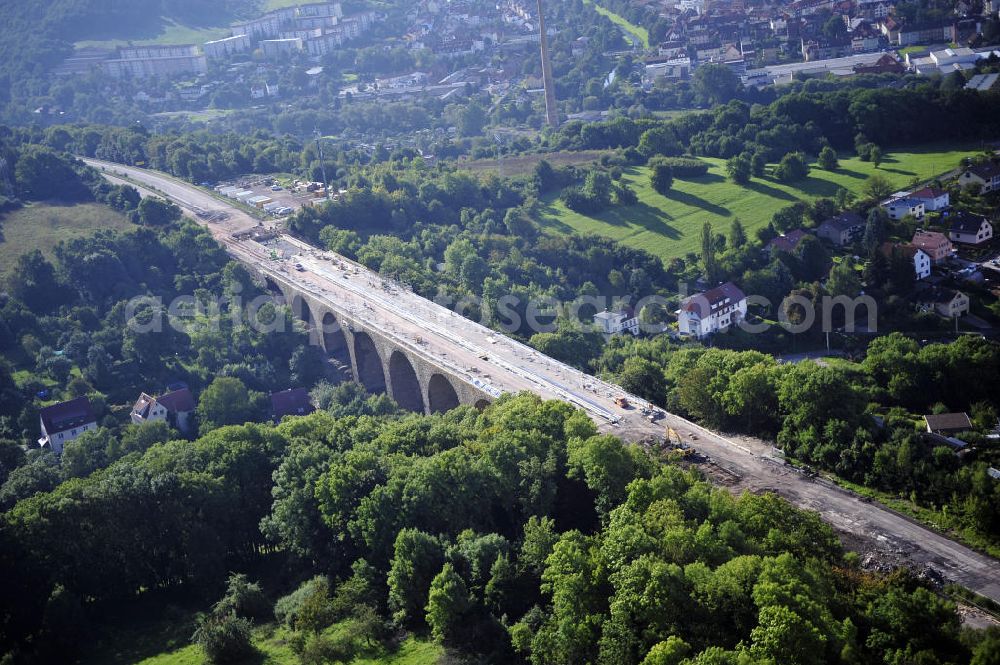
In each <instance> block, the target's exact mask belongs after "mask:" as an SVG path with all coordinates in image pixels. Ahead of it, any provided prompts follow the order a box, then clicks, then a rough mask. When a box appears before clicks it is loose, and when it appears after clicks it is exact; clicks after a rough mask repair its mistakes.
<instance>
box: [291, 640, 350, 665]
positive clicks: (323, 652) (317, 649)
mask: <svg viewBox="0 0 1000 665" xmlns="http://www.w3.org/2000/svg"><path fill="white" fill-rule="evenodd" d="M353 657H354V645H353V644H351V641H350V639H347V638H344V637H328V636H326V635H310V636H309V637H307V638H306V640H305V644H304V645H303V647H302V653H300V654H299V662H300V663H302V665H325V664H326V663H340V662H343V663H346V662H348V661H350V660H351V659H352V658H353Z"/></svg>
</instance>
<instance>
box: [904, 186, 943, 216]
mask: <svg viewBox="0 0 1000 665" xmlns="http://www.w3.org/2000/svg"><path fill="white" fill-rule="evenodd" d="M909 197H910V198H911V199H916V200H918V201H922V202H923V204H924V209H925V210H926V211H927V212H937V211H939V210H946V209H947V208H948V207H949V206H950V205H951V196H950V195H949V194H948V191H947V190H944V189H941V188H939V187H924V188H923V189H918V190H917V191H915V192H911V193H910V195H909Z"/></svg>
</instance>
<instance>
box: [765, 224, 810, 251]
mask: <svg viewBox="0 0 1000 665" xmlns="http://www.w3.org/2000/svg"><path fill="white" fill-rule="evenodd" d="M808 235H809V234H808V233H806V232H805V231H803V230H802V229H795V230H794V231H789V232H788V233H786V234H784V235H780V236H778V237H777V238H772V239H771V242H769V243H767V247H766V248H765V251H766V252H767V253H768V254H774V252H775V251H781V252H788V253H791V252H794V251H795V250H796V249H797V248H798V246H799V243H801V242H802V241H803V240H804V239H805V238H806V236H808Z"/></svg>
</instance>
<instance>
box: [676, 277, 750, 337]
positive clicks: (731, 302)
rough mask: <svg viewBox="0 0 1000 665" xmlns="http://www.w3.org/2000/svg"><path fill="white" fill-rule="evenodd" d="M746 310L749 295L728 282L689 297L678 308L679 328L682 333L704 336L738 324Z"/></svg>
mask: <svg viewBox="0 0 1000 665" xmlns="http://www.w3.org/2000/svg"><path fill="white" fill-rule="evenodd" d="M746 313H747V297H746V295H745V294H744V293H743V291H741V290H740V288H739V287H738V286H736V285H735V284H733V283H732V282H726V283H725V284H721V285H719V286H717V287H715V288H714V289H709V290H708V291H705V292H704V293H696V294H694V295H693V296H689V297H687V298H685V299H684V300H683V301H682V302H681V308H680V309H679V310H678V311H677V323H678V330H679V331H680V333H681V334H682V335H693V336H695V337H704V336H705V335H711V334H712V333H716V332H718V331H720V330H724V329H726V328H728V327H729V326H731V325H733V324H735V323H738V322H739V321H740V320H742V319H743V317H744V316H746Z"/></svg>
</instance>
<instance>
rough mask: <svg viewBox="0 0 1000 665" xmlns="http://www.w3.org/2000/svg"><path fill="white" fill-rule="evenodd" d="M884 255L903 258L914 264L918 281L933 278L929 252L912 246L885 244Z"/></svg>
mask: <svg viewBox="0 0 1000 665" xmlns="http://www.w3.org/2000/svg"><path fill="white" fill-rule="evenodd" d="M882 253H883V254H885V255H886V256H889V257H892V256H902V257H903V258H905V259H907V260H908V261H909V262H910V263H912V264H913V274H914V276H915V277H916V278H917V280H921V279H927V278H928V277H930V276H931V257H929V256H928V255H927V252H925V251H924V250H922V249H920V248H919V247H915V246H913V245H910V244H901V245H893V244H892V243H888V242H887V243H883V245H882Z"/></svg>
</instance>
